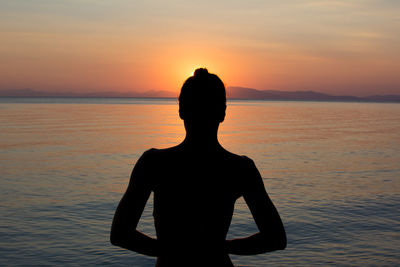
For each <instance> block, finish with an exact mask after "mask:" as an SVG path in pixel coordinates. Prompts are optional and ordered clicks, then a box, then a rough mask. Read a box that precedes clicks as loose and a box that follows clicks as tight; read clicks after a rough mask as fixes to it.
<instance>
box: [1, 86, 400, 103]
mask: <svg viewBox="0 0 400 267" xmlns="http://www.w3.org/2000/svg"><path fill="white" fill-rule="evenodd" d="M227 96H228V98H229V99H248V100H289V101H296V100H297V101H301V100H302V101H307V100H309V101H361V102H400V95H372V96H367V97H357V96H350V95H341V96H336V95H330V94H325V93H319V92H314V91H278V90H257V89H253V88H246V87H235V86H232V87H228V88H227ZM0 97H121V98H123V97H133V98H177V97H178V96H177V93H174V92H169V91H146V92H115V91H108V92H79V93H77V92H68V91H64V92H48V91H40V90H34V89H30V88H26V89H15V90H0Z"/></svg>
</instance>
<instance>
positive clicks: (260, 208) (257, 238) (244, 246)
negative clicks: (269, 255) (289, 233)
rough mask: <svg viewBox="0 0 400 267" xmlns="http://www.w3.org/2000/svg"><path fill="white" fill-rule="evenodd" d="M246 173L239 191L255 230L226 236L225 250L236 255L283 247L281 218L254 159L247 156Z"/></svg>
mask: <svg viewBox="0 0 400 267" xmlns="http://www.w3.org/2000/svg"><path fill="white" fill-rule="evenodd" d="M248 160H249V161H250V163H249V166H250V167H249V172H248V174H249V177H247V182H246V184H247V186H246V187H245V192H244V194H243V197H244V200H245V201H246V203H247V205H248V207H249V208H250V211H251V214H252V215H253V218H254V220H255V222H256V225H257V227H258V229H259V232H258V233H256V234H254V235H252V236H249V237H246V238H238V239H233V240H228V241H227V242H226V246H227V252H228V253H230V254H238V255H254V254H260V253H265V252H269V251H274V250H279V249H285V247H286V233H285V228H284V227H283V223H282V220H281V218H280V216H279V213H278V211H277V210H276V208H275V206H274V204H273V203H272V201H271V199H270V198H269V196H268V194H267V192H266V190H265V188H264V183H263V181H262V178H261V175H260V173H259V172H258V170H257V168H256V166H255V165H254V162H253V161H252V160H250V159H248Z"/></svg>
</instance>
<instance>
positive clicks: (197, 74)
mask: <svg viewBox="0 0 400 267" xmlns="http://www.w3.org/2000/svg"><path fill="white" fill-rule="evenodd" d="M207 74H208V70H207V69H206V68H198V69H196V70H195V71H194V75H193V76H194V77H201V76H204V75H207Z"/></svg>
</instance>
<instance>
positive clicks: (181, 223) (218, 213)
mask: <svg viewBox="0 0 400 267" xmlns="http://www.w3.org/2000/svg"><path fill="white" fill-rule="evenodd" d="M225 109H226V96H225V86H224V84H223V83H222V81H221V80H220V79H219V78H218V77H217V76H216V75H214V74H210V73H208V71H207V70H206V69H197V70H196V71H195V73H194V76H192V77H190V78H188V79H187V80H186V82H185V83H184V85H183V87H182V90H181V94H180V96H179V116H180V117H181V119H182V120H183V121H184V125H185V129H186V138H185V140H184V141H183V142H182V143H181V144H179V145H178V146H175V147H171V148H167V149H150V150H148V151H146V152H145V153H144V154H143V155H142V156H141V157H140V159H139V160H138V162H137V163H136V165H135V167H134V168H133V171H132V175H131V180H130V182H129V186H128V189H127V191H126V193H125V194H124V196H123V198H122V200H121V202H120V203H119V205H118V208H117V210H116V212H115V216H114V221H113V224H112V229H111V243H112V244H114V245H116V246H120V247H123V248H126V249H129V250H132V251H136V252H138V253H141V254H145V255H149V256H156V257H157V263H156V266H233V264H232V262H231V260H230V258H229V255H228V254H239V255H252V254H259V253H264V252H268V251H274V250H278V249H284V248H285V247H286V234H285V229H284V227H283V224H282V221H281V219H280V217H279V214H278V212H277V210H276V209H275V207H274V205H273V203H272V202H271V200H270V198H269V197H268V195H267V192H266V191H265V188H264V184H263V181H262V178H261V176H260V173H259V172H258V170H257V168H256V166H255V165H254V162H253V161H252V160H251V159H249V158H248V157H245V156H238V155H235V154H233V153H230V152H228V151H227V150H225V149H224V148H223V147H222V146H221V145H220V144H219V142H218V138H217V132H218V127H219V124H220V123H221V122H222V121H223V120H224V118H225ZM151 192H154V212H153V215H154V223H155V229H156V233H157V239H154V238H151V237H149V236H146V235H145V234H143V233H140V232H139V231H137V230H136V226H137V224H138V221H139V219H140V216H141V214H142V212H143V209H144V207H145V205H146V202H147V200H148V198H149V196H150V193H151ZM242 196H243V197H244V199H245V201H246V203H247V205H248V207H249V208H250V211H251V213H252V215H253V217H254V220H255V222H256V224H257V226H258V229H259V232H258V233H256V234H254V235H252V236H249V237H246V238H240V239H234V240H226V235H227V232H228V230H229V225H230V223H231V219H232V215H233V210H234V204H235V201H236V200H237V199H238V198H239V197H242Z"/></svg>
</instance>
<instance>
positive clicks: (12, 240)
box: [0, 98, 400, 267]
mask: <svg viewBox="0 0 400 267" xmlns="http://www.w3.org/2000/svg"><path fill="white" fill-rule="evenodd" d="M204 106H205V107H207V103H206V102H205V103H204ZM184 136H185V131H184V127H183V122H182V121H181V120H180V118H179V116H178V102H177V100H174V99H133V98H132V99H131V98H121V99H119V98H0V266H103V265H104V266H144V267H146V266H154V264H155V258H152V257H148V256H143V255H140V254H137V253H135V252H131V251H127V250H124V249H121V248H119V247H115V246H112V245H111V244H110V241H109V234H110V226H111V221H112V218H113V215H114V212H115V209H116V207H117V205H118V202H119V200H120V199H121V197H122V194H123V193H124V191H125V189H126V187H127V184H128V181H129V176H130V173H131V170H132V168H133V166H134V164H135V162H136V161H137V159H138V158H139V157H140V156H141V154H142V153H143V152H144V151H146V150H147V149H149V148H152V147H155V148H166V147H170V146H174V145H177V144H179V143H180V142H181V141H182V140H183V138H184ZM219 139H220V142H221V144H222V145H223V146H224V147H225V148H226V149H228V150H229V151H231V152H233V153H236V154H241V155H247V156H248V157H250V158H252V159H253V160H254V162H255V164H256V166H257V168H258V169H259V171H260V173H261V175H262V177H263V181H264V185H265V187H266V189H267V192H268V194H269V195H270V197H271V199H272V201H273V202H274V204H275V206H276V207H277V209H278V211H279V213H280V215H281V218H282V220H283V223H284V225H285V228H286V232H287V238H288V245H287V248H286V249H285V250H281V251H275V252H270V253H265V254H260V255H252V256H237V255H231V258H232V261H233V262H234V264H235V266H319V265H320V266H399V265H400V104H395V103H356V102H307V101H249V100H231V101H228V108H227V115H226V119H225V121H224V122H223V123H222V124H221V127H220V131H219ZM152 205H153V204H152V197H150V199H149V202H148V203H147V205H146V208H145V210H144V212H143V215H142V217H141V219H140V223H139V226H138V228H139V230H141V231H143V232H144V233H146V234H148V235H150V236H153V237H154V236H155V231H154V224H153V217H152ZM256 232H257V227H256V225H255V223H254V221H253V218H252V216H251V213H250V212H249V210H248V207H247V206H246V203H245V202H244V200H243V199H241V198H240V199H239V200H238V201H237V202H236V205H235V211H234V216H233V220H232V223H231V226H230V230H229V234H228V238H229V239H230V238H236V237H245V236H248V235H251V234H254V233H256Z"/></svg>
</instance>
